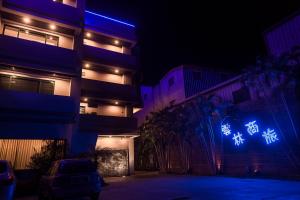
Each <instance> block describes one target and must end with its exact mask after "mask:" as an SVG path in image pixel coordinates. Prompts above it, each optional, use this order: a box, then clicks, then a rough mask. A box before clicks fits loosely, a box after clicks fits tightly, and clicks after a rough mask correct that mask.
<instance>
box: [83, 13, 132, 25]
mask: <svg viewBox="0 0 300 200" xmlns="http://www.w3.org/2000/svg"><path fill="white" fill-rule="evenodd" d="M85 12H86V13H89V14H92V15H96V16H98V17H102V18H104V19H108V20H111V21H114V22H118V23H120V24H124V25H126V26H130V27H133V28H135V26H134V25H132V24H129V23H126V22H123V21H120V20H117V19H114V18H111V17H107V16H104V15H100V14H98V13H94V12H91V11H88V10H86V11H85Z"/></svg>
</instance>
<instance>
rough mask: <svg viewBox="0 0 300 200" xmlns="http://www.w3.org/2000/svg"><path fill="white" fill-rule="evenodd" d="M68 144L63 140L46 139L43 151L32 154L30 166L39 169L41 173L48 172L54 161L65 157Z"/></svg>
mask: <svg viewBox="0 0 300 200" xmlns="http://www.w3.org/2000/svg"><path fill="white" fill-rule="evenodd" d="M65 150H66V145H65V143H64V142H63V141H58V140H54V141H46V143H45V145H44V146H42V148H41V151H40V152H37V151H36V150H35V153H34V154H33V155H32V156H31V158H30V162H29V164H28V167H29V168H30V169H34V170H37V172H38V174H39V175H43V174H45V173H47V171H48V170H49V168H50V167H51V164H52V162H53V161H56V160H60V159H63V158H64V156H65Z"/></svg>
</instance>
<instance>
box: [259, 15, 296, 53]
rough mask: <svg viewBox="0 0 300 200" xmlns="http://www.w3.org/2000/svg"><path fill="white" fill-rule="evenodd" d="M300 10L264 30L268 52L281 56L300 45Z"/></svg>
mask: <svg viewBox="0 0 300 200" xmlns="http://www.w3.org/2000/svg"><path fill="white" fill-rule="evenodd" d="M299 26H300V12H299V11H298V12H296V13H295V14H293V15H291V16H289V17H287V18H285V19H283V20H282V21H280V22H279V23H277V24H275V25H274V26H272V27H270V28H268V29H267V30H266V31H265V32H264V40H265V44H266V48H267V50H268V54H269V55H272V56H280V55H281V54H283V53H287V52H289V51H290V50H291V49H292V48H293V47H296V46H298V47H299V46H300V29H299Z"/></svg>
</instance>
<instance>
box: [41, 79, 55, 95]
mask: <svg viewBox="0 0 300 200" xmlns="http://www.w3.org/2000/svg"><path fill="white" fill-rule="evenodd" d="M54 85H55V82H53V81H41V82H40V93H41V94H54Z"/></svg>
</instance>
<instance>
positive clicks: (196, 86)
mask: <svg viewBox="0 0 300 200" xmlns="http://www.w3.org/2000/svg"><path fill="white" fill-rule="evenodd" d="M194 73H200V75H201V77H200V78H199V77H198V78H199V79H198V78H196V77H195V75H194ZM230 76H231V75H230V74H225V73H220V72H214V71H212V70H208V69H201V68H200V69H199V68H196V67H194V66H179V67H176V68H174V69H172V70H171V71H170V72H168V73H167V74H166V75H165V76H164V77H163V78H162V79H161V80H160V82H159V84H157V85H156V86H154V87H149V86H142V87H141V96H142V98H143V103H144V107H143V109H142V110H140V111H139V112H137V113H135V116H136V117H137V118H138V124H139V125H140V124H141V123H142V122H143V121H144V120H145V117H146V116H147V115H148V114H149V113H150V112H152V111H157V110H161V109H163V108H165V107H167V106H169V105H170V102H173V103H174V104H179V103H182V102H183V101H185V100H186V99H188V98H189V97H191V96H193V95H195V94H197V93H199V92H201V91H203V90H205V89H208V88H210V87H212V86H215V85H217V84H218V83H220V82H222V81H224V80H227V79H229V77H230ZM171 82H172V83H171Z"/></svg>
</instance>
